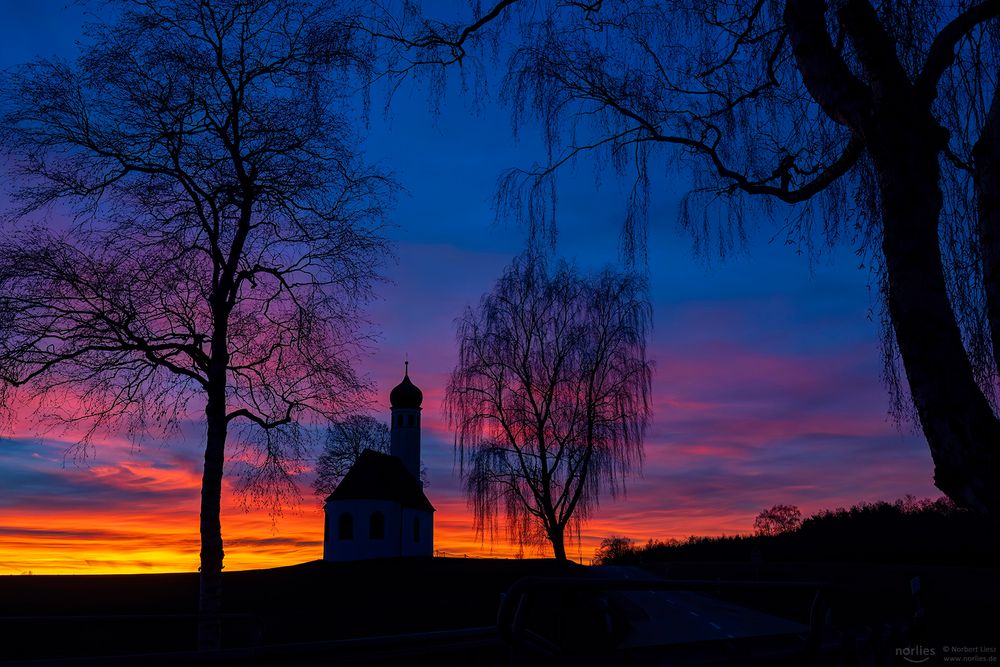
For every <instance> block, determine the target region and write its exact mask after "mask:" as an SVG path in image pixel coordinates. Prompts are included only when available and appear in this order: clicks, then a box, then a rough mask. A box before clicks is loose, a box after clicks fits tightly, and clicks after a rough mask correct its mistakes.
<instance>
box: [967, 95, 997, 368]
mask: <svg viewBox="0 0 1000 667" xmlns="http://www.w3.org/2000/svg"><path fill="white" fill-rule="evenodd" d="M972 157H973V162H974V164H973V166H974V172H973V183H974V186H975V192H976V207H977V213H978V214H979V218H978V223H979V224H978V233H979V249H980V252H981V253H982V264H983V288H984V291H985V293H986V317H987V320H988V321H989V325H990V344H991V345H992V348H993V350H992V352H993V360H994V363H995V364H996V365H997V367H998V368H1000V88H998V89H997V90H996V91H994V93H993V102H992V103H991V104H990V111H989V114H988V115H987V117H986V124H985V125H984V127H983V131H982V134H981V135H980V137H979V139H978V140H977V141H976V145H975V146H974V147H973V150H972Z"/></svg>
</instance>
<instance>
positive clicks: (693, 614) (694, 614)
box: [688, 611, 698, 616]
mask: <svg viewBox="0 0 1000 667" xmlns="http://www.w3.org/2000/svg"><path fill="white" fill-rule="evenodd" d="M688 613H689V614H691V615H692V616H697V615H698V614H696V613H694V612H693V611H689V612H688Z"/></svg>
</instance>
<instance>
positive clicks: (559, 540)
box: [549, 526, 566, 563]
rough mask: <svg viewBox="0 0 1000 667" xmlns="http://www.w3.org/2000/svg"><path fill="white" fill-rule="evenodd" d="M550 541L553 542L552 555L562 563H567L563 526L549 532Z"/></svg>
mask: <svg viewBox="0 0 1000 667" xmlns="http://www.w3.org/2000/svg"><path fill="white" fill-rule="evenodd" d="M549 541H550V542H552V553H553V554H554V555H555V558H556V560H557V561H559V562H560V563H565V562H566V537H565V533H564V530H563V528H562V527H561V526H557V527H554V528H551V529H550V530H549Z"/></svg>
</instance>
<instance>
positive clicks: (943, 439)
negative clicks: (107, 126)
mask: <svg viewBox="0 0 1000 667" xmlns="http://www.w3.org/2000/svg"><path fill="white" fill-rule="evenodd" d="M473 12H474V15H473V16H472V17H471V18H469V19H467V20H462V19H461V18H456V19H454V20H443V21H442V20H430V19H426V18H423V17H422V16H421V15H420V14H419V13H418V12H411V13H410V14H409V15H408V17H409V20H408V21H405V22H401V23H397V24H390V23H388V22H386V24H385V25H389V26H393V25H394V26H395V27H396V30H395V31H392V30H386V33H387V34H389V35H391V36H392V37H393V40H394V43H395V44H396V45H397V47H398V48H397V49H396V50H395V55H396V61H395V63H396V65H395V71H397V72H406V71H409V70H410V69H412V68H413V67H415V66H417V65H425V64H428V63H430V64H434V65H442V66H443V65H448V64H449V63H452V62H460V61H462V60H463V58H464V57H465V55H466V52H467V50H468V49H470V48H474V47H475V46H482V47H484V48H489V47H490V46H492V45H496V44H500V43H503V42H504V41H511V40H512V38H513V39H517V41H516V44H518V46H516V47H514V50H515V52H514V55H513V57H512V58H511V60H510V67H509V74H508V77H507V79H506V83H505V93H506V95H507V96H508V99H509V100H510V101H511V104H512V106H513V108H514V110H515V113H516V114H517V115H518V116H528V115H530V116H534V117H536V118H537V119H539V120H540V121H541V123H542V124H543V126H544V135H545V138H546V140H547V142H548V144H549V149H550V150H549V155H550V156H551V158H550V159H549V160H548V161H547V162H546V163H544V164H542V165H540V166H538V167H536V168H534V169H531V170H529V171H527V172H519V171H514V172H511V173H510V174H508V176H507V178H506V180H505V185H504V187H503V188H502V191H501V195H502V197H503V198H505V199H506V200H507V202H508V203H509V204H511V205H513V206H514V207H515V208H517V209H518V210H526V211H528V213H529V217H530V219H531V220H532V222H533V223H534V224H536V225H542V226H544V225H546V224H551V223H552V220H551V219H550V218H546V217H545V216H546V212H547V210H548V207H547V206H544V205H540V204H541V203H543V202H541V201H540V200H541V199H543V198H545V197H548V196H550V193H551V192H554V190H555V189H554V178H555V176H556V174H557V172H558V171H559V167H560V166H561V165H563V164H565V163H567V162H568V161H571V160H572V159H573V158H574V157H575V156H576V155H578V154H580V153H581V152H585V151H586V152H594V151H597V152H599V153H600V154H601V155H603V156H605V157H606V158H607V159H608V160H610V161H611V162H612V163H613V164H614V165H615V166H616V167H617V168H618V169H620V170H625V169H626V168H627V167H628V166H629V165H632V166H634V169H635V172H634V173H635V174H636V178H635V188H634V190H633V194H632V197H631V200H630V208H629V214H628V216H627V217H626V223H625V227H626V235H625V236H626V239H627V241H628V244H627V245H628V249H629V250H635V249H636V248H639V247H641V245H642V243H643V242H644V239H645V234H644V221H643V219H644V215H645V212H646V207H647V204H648V194H649V191H650V189H652V188H656V187H657V184H658V182H657V181H655V180H654V178H655V173H656V169H655V167H654V165H655V164H656V162H657V160H658V159H662V160H663V161H664V162H670V161H673V160H675V159H677V158H680V159H682V160H686V161H687V162H689V163H690V164H692V165H693V166H694V167H695V169H694V172H695V175H696V177H695V182H694V187H693V189H692V190H691V192H690V194H689V195H688V197H687V199H686V200H685V202H684V205H683V206H682V210H681V218H682V221H683V223H684V224H685V225H686V226H687V227H688V228H689V229H690V230H692V232H693V233H694V238H695V239H696V242H697V247H698V249H699V250H701V251H707V252H715V251H720V252H723V253H724V252H726V250H727V249H728V248H729V247H730V246H732V245H733V244H734V243H739V242H740V241H741V240H742V239H744V238H745V237H746V235H747V234H748V233H749V232H750V229H749V228H748V224H747V222H748V221H747V214H748V213H750V212H752V211H753V210H756V211H757V212H764V213H766V214H768V215H772V216H773V217H774V218H775V219H776V220H777V221H778V223H779V224H780V225H781V229H782V230H783V231H784V234H785V235H786V240H787V242H788V243H790V244H795V245H798V246H800V247H804V248H806V249H812V248H813V247H814V245H815V244H816V243H817V242H818V243H820V244H832V243H834V242H836V241H837V240H838V239H841V238H843V237H848V238H850V239H851V241H852V242H853V243H854V244H855V245H856V246H857V248H858V253H859V254H860V255H861V256H862V263H865V262H868V263H871V264H874V266H875V270H876V273H877V276H878V280H879V282H880V284H881V292H882V295H883V297H884V304H885V314H884V324H885V327H884V331H885V337H886V346H885V352H886V361H887V363H886V375H887V378H888V380H889V383H890V386H891V387H892V388H893V390H894V410H896V411H897V412H898V411H900V410H907V408H906V405H907V404H908V403H909V401H907V400H906V399H905V396H904V394H903V391H904V390H903V389H902V386H903V383H902V380H901V375H900V373H901V372H902V373H905V378H906V385H907V386H908V388H909V396H910V399H912V405H913V408H914V412H915V417H916V419H918V420H919V423H920V425H921V427H922V429H923V432H924V435H925V437H926V439H927V442H928V444H929V446H930V450H931V455H932V457H933V459H934V464H935V475H934V482H935V484H936V485H937V487H938V488H940V489H941V490H942V491H944V492H945V493H946V494H948V496H949V497H951V498H952V499H953V500H955V502H957V503H958V504H959V505H961V506H963V507H966V508H972V509H977V510H983V511H991V512H994V513H997V512H1000V421H998V419H997V416H996V414H997V412H996V410H997V395H996V387H997V380H998V376H997V368H998V365H1000V268H998V267H1000V88H998V87H997V69H998V66H1000V57H998V45H1000V40H998V39H997V36H998V35H1000V2H998V1H997V0H981V1H974V0H959V1H957V2H949V3H941V2H935V1H930V0H923V1H917V2H889V1H878V0H838V1H837V2H830V3H828V2H825V0H784V1H780V2H777V1H766V0H755V1H753V2H735V1H732V0H710V1H706V2H694V3H691V2H684V1H680V0H667V1H664V2H660V1H656V2H653V1H651V0H623V1H621V2H554V1H553V2H545V3H536V2H525V1H524V0H507V1H503V2H496V3H492V4H489V5H486V6H480V5H478V4H477V5H475V6H474V8H473ZM383 27H384V26H383ZM491 27H493V28H495V30H501V31H502V30H504V29H510V30H511V31H512V32H515V33H516V34H515V35H510V34H508V35H503V34H502V33H498V32H496V31H494V32H492V33H491ZM505 38H506V39H505ZM518 38H519V39H518ZM493 48H494V49H495V48H496V47H495V46H493ZM661 151H664V152H661ZM660 156H662V158H661V157H660ZM746 195H759V196H763V199H757V200H756V203H754V202H753V201H752V200H751V199H752V198H748V197H746ZM786 205H787V206H786ZM900 366H901V368H900Z"/></svg>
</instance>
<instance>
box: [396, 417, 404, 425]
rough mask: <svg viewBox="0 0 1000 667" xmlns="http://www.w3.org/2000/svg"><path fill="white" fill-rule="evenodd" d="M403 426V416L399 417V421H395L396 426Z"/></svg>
mask: <svg viewBox="0 0 1000 667" xmlns="http://www.w3.org/2000/svg"><path fill="white" fill-rule="evenodd" d="M402 425H403V415H399V419H397V420H396V426H402Z"/></svg>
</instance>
